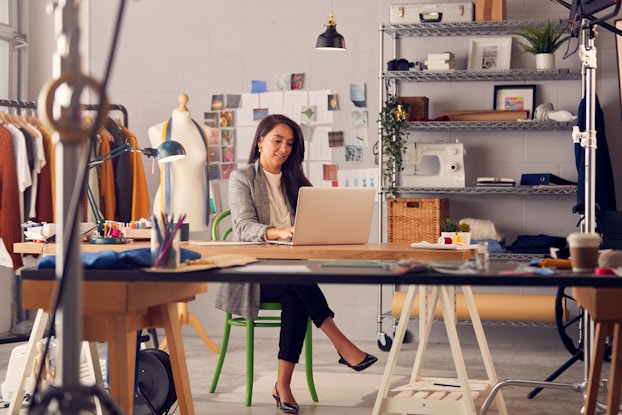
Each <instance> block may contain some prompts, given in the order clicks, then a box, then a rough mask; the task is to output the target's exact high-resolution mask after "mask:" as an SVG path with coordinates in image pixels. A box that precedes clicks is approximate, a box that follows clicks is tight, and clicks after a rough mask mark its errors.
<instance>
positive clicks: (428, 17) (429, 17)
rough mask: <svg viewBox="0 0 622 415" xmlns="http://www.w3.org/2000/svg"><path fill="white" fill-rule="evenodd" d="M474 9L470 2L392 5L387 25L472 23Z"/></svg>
mask: <svg viewBox="0 0 622 415" xmlns="http://www.w3.org/2000/svg"><path fill="white" fill-rule="evenodd" d="M473 17H474V7H473V3H472V2H465V3H429V4H425V3H424V4H392V5H391V14H390V16H389V23H391V24H408V23H441V22H442V23H446V22H472V21H473Z"/></svg>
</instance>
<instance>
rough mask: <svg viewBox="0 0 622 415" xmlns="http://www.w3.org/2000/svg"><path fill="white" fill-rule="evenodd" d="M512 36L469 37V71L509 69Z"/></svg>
mask: <svg viewBox="0 0 622 415" xmlns="http://www.w3.org/2000/svg"><path fill="white" fill-rule="evenodd" d="M511 58H512V36H504V37H481V38H471V39H470V41H469V58H468V63H467V70H469V71H495V70H504V69H510V63H511Z"/></svg>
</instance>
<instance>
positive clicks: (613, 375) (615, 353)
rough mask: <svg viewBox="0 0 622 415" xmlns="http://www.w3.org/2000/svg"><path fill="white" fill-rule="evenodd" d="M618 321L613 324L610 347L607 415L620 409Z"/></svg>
mask: <svg viewBox="0 0 622 415" xmlns="http://www.w3.org/2000/svg"><path fill="white" fill-rule="evenodd" d="M620 334H622V333H620V323H619V322H616V323H614V324H613V344H612V347H611V364H610V366H609V385H608V386H607V389H608V392H607V415H610V414H611V415H613V414H616V415H617V414H618V412H619V410H620V387H621V386H622V379H620V376H622V356H621V355H620V353H622V340H620Z"/></svg>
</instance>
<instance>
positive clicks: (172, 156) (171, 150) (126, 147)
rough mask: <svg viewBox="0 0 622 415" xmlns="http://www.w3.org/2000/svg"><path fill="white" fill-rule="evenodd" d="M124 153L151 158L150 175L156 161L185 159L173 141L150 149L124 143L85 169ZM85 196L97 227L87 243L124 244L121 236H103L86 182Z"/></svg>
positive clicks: (89, 188)
mask: <svg viewBox="0 0 622 415" xmlns="http://www.w3.org/2000/svg"><path fill="white" fill-rule="evenodd" d="M126 151H136V152H139V153H142V154H143V156H147V157H152V158H153V163H154V164H153V165H152V168H151V172H152V173H153V171H154V166H155V161H156V160H157V161H158V163H170V162H172V161H176V160H180V159H182V158H184V157H186V149H185V148H184V146H183V145H182V144H181V143H179V142H177V141H173V140H168V141H164V142H162V144H160V145H159V146H158V148H151V147H145V148H134V147H132V146H131V145H130V144H129V143H127V142H126V143H125V144H123V145H122V146H120V147H117V148H115V149H114V150H111V151H109V152H108V153H105V154H102V155H101V156H99V157H97V158H96V159H94V160H93V161H91V162H90V163H89V164H88V166H87V167H88V169H89V170H91V169H92V168H94V167H97V166H98V165H100V164H102V163H103V162H105V161H108V160H112V159H113V158H115V157H119V156H120V155H121V154H123V153H125V152H126ZM86 195H87V198H88V201H89V205H90V206H91V210H92V211H93V216H94V217H95V223H96V226H97V235H98V236H95V237H92V238H90V240H89V241H90V242H91V243H92V244H124V243H126V242H127V240H126V239H125V238H123V237H121V235H115V236H112V237H110V236H106V235H104V223H105V220H104V218H103V216H102V214H101V211H100V210H99V207H98V205H97V202H96V201H95V197H94V196H93V192H92V190H91V187H90V186H89V184H88V181H87V182H86Z"/></svg>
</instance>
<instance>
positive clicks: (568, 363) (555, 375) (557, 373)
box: [527, 350, 583, 399]
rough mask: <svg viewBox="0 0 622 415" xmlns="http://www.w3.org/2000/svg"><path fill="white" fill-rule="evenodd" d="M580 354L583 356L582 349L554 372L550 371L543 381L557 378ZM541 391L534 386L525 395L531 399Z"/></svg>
mask: <svg viewBox="0 0 622 415" xmlns="http://www.w3.org/2000/svg"><path fill="white" fill-rule="evenodd" d="M581 356H583V350H579V351H578V352H577V353H575V354H574V355H573V356H572V357H571V358H570V359H568V360H566V362H565V363H564V364H563V365H561V366H560V367H559V368H557V370H555V372H553V373H551V374H550V375H549V377H547V378H546V379H544V381H545V382H551V381H553V380H555V379H557V377H558V376H559V375H561V374H562V373H564V372H565V371H566V370H568V368H569V367H570V366H572V365H574V364H575V362H576V361H577V360H579V359H580V358H581ZM541 391H542V388H534V389H533V390H532V391H531V392H529V394H528V395H527V398H529V399H533V398H535V397H536V395H537V394H539V393H540V392H541Z"/></svg>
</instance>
